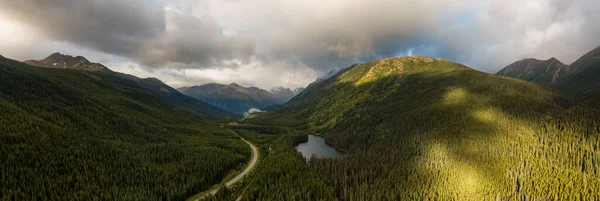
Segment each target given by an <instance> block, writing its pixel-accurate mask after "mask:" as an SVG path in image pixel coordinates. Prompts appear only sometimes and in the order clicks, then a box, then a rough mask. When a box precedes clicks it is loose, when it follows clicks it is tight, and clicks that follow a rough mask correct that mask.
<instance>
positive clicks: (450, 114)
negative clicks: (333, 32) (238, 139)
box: [245, 57, 600, 200]
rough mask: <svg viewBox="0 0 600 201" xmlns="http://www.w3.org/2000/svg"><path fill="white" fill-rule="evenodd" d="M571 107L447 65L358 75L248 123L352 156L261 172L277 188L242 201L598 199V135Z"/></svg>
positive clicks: (393, 67)
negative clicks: (295, 132)
mask: <svg viewBox="0 0 600 201" xmlns="http://www.w3.org/2000/svg"><path fill="white" fill-rule="evenodd" d="M570 107H571V106H569V105H568V101H567V98H563V97H561V96H560V95H559V94H558V93H557V92H555V91H554V90H550V89H547V88H543V87H541V86H539V85H537V84H535V83H529V82H525V81H521V80H516V79H511V78H505V77H499V76H495V75H490V74H486V73H482V72H478V71H475V70H473V69H471V68H468V67H465V66H463V65H460V64H456V63H452V62H448V61H444V60H439V59H432V58H426V57H400V58H388V59H383V60H379V61H372V62H368V63H365V64H361V65H358V66H355V67H352V68H349V69H347V70H346V71H343V72H341V73H339V74H338V75H337V76H335V77H333V78H331V79H329V80H326V81H324V82H323V83H321V84H319V86H316V87H314V88H312V89H311V90H310V92H308V93H306V94H303V96H302V97H299V98H298V97H297V98H295V99H293V100H292V101H290V102H289V103H288V104H286V105H285V106H284V107H283V108H282V109H279V110H277V111H275V112H272V113H266V114H261V116H258V117H255V118H251V119H248V120H246V121H245V123H247V124H255V125H279V126H282V125H285V126H288V127H292V128H296V129H299V130H302V131H303V132H316V133H320V134H321V135H323V136H324V137H325V138H326V139H327V140H328V142H329V143H331V144H333V145H335V146H336V147H338V148H340V149H342V150H346V151H348V152H349V155H348V156H347V157H345V158H341V159H312V160H311V161H310V163H309V164H308V165H307V167H306V169H305V170H304V171H306V172H313V173H314V174H306V175H307V176H303V177H302V176H300V177H298V176H294V175H295V174H294V173H285V171H284V170H281V169H279V170H277V169H269V168H264V169H261V170H260V171H263V174H265V175H269V176H268V177H265V178H263V182H264V183H265V184H267V183H269V184H272V185H262V186H261V185H253V186H252V187H250V188H251V189H252V190H251V191H250V192H249V193H246V200H255V199H257V200H273V199H283V198H285V199H298V200H318V199H323V200H398V199H399V200H432V199H438V200H517V199H522V200H525V199H527V200H529V199H538V200H540V199H541V200H544V199H549V200H579V199H583V200H592V199H599V198H600V192H599V191H598V190H597V189H600V179H599V178H600V162H599V161H600V152H599V151H598V147H600V139H599V137H598V125H597V124H596V123H595V122H594V121H591V120H589V119H586V117H585V116H581V115H580V114H581V113H591V112H593V111H591V110H590V109H589V108H587V107H584V106H579V107H571V108H570ZM568 108H570V109H568ZM279 151H280V152H281V153H279V155H284V154H283V153H289V154H288V155H287V157H295V156H297V155H295V153H293V152H294V150H293V149H287V151H286V149H283V148H282V149H280V150H279ZM272 157H277V156H272ZM295 158H297V160H302V159H301V158H300V157H295ZM273 161H274V162H273V163H274V164H271V165H272V166H279V165H278V164H276V163H277V162H276V161H277V160H273ZM268 165H269V164H266V165H265V166H267V167H269V166H268ZM294 168H299V167H294ZM295 183H306V184H312V185H320V186H321V188H301V187H296V186H295V185H294V184H295ZM293 189H297V190H293ZM314 189H320V190H319V191H314Z"/></svg>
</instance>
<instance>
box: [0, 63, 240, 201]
mask: <svg viewBox="0 0 600 201" xmlns="http://www.w3.org/2000/svg"><path fill="white" fill-rule="evenodd" d="M0 117H1V118H0V159H1V160H0V197H1V198H2V200H183V199H186V198H187V197H189V196H191V195H193V194H196V193H198V192H201V191H204V190H207V189H208V188H210V187H211V186H212V185H213V184H216V183H219V182H220V181H221V179H222V178H223V177H224V176H225V175H226V174H227V173H228V171H229V170H231V169H236V168H238V167H240V166H243V164H245V161H247V160H248V159H249V157H250V150H249V149H248V147H247V145H246V144H245V143H244V142H243V141H240V140H239V138H238V137H235V136H233V135H232V134H231V133H230V132H228V131H227V130H226V129H223V128H221V127H219V125H218V124H216V123H213V122H209V121H207V120H206V119H205V118H203V117H201V116H198V115H196V113H193V112H191V111H190V109H189V108H185V107H181V106H178V105H174V104H171V103H169V102H166V101H165V100H164V99H163V98H162V97H160V96H157V95H155V93H154V92H153V91H151V90H149V89H147V88H146V87H144V86H141V85H140V84H139V83H138V82H136V81H135V80H132V79H126V78H123V77H122V76H121V75H119V74H115V73H112V72H90V71H82V70H72V69H50V68H39V67H33V66H29V65H27V64H24V63H21V62H17V61H13V60H10V59H6V58H3V57H0Z"/></svg>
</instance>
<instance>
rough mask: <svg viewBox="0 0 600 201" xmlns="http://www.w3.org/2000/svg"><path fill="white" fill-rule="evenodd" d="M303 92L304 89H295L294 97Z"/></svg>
mask: <svg viewBox="0 0 600 201" xmlns="http://www.w3.org/2000/svg"><path fill="white" fill-rule="evenodd" d="M302 91H304V87H299V88H296V89H294V91H292V92H293V93H294V95H298V94H300V93H301V92H302Z"/></svg>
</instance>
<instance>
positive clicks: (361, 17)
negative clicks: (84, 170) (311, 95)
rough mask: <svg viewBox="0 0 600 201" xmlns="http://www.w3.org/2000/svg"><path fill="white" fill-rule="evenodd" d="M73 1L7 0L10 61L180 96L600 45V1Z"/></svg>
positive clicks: (2, 19)
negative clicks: (411, 58) (386, 64)
mask: <svg viewBox="0 0 600 201" xmlns="http://www.w3.org/2000/svg"><path fill="white" fill-rule="evenodd" d="M71 1H73V0H59V1H58V3H59V5H64V7H60V6H55V5H51V4H49V3H47V2H45V1H41V0H24V1H0V28H2V29H1V30H3V31H2V32H0V36H1V38H0V54H3V55H5V56H8V57H14V58H17V59H29V58H41V57H43V56H45V55H47V54H49V53H52V52H56V51H61V52H64V53H68V54H76V55H83V56H86V57H88V58H89V59H90V60H92V61H97V62H102V63H104V62H108V64H107V66H109V67H111V68H113V69H115V70H117V71H119V70H122V71H124V72H127V73H132V74H135V75H138V76H141V77H145V76H152V77H157V78H159V79H163V80H164V81H165V82H166V83H168V84H171V85H174V86H183V85H196V84H203V83H207V82H219V83H229V82H237V83H239V84H242V85H246V86H250V85H253V86H258V87H262V88H271V87H277V86H286V87H290V88H293V87H299V86H304V85H306V84H308V83H310V82H311V81H313V80H314V79H315V78H316V77H317V76H318V75H322V74H323V73H325V72H327V71H329V70H330V69H335V68H338V69H339V68H344V67H347V66H349V65H351V64H353V63H359V62H365V61H367V60H371V59H379V58H383V57H389V56H397V55H426V56H434V57H442V58H445V59H448V60H452V61H456V62H461V63H465V64H467V65H470V66H472V67H474V68H476V69H480V70H483V71H487V72H495V71H497V70H499V69H500V68H501V67H503V66H505V65H507V64H509V63H511V62H513V61H515V60H519V59H523V58H526V57H537V58H540V59H546V58H549V57H557V58H558V59H561V60H562V61H563V62H565V63H570V62H572V61H573V60H575V59H576V58H577V57H578V56H580V55H583V54H584V53H585V52H587V51H589V50H591V49H593V48H595V47H596V46H598V45H600V38H599V37H597V36H598V35H600V24H599V23H597V19H600V1H597V0H528V1H521V0H487V1H476V0H460V1H453V0H423V1H412V0H370V1H344V0H322V1H304V0H255V1H223V0H206V1H195V0H153V1H143V0H131V1H127V2H122V1H118V0H108V1H106V0H105V1H99V0H92V1H89V2H86V3H82V4H77V5H78V6H81V7H83V8H80V9H75V10H74V9H73V8H72V6H73V5H76V4H70V3H69V2H71ZM23 2H30V3H23ZM31 2H34V3H31ZM35 2H37V3H35ZM148 4H149V5H148ZM113 7H119V8H118V9H116V10H111V8H113ZM124 8H127V9H129V8H130V9H129V10H131V12H130V13H127V12H121V11H123V10H124ZM61 9H71V10H61ZM70 11H73V12H72V13H70ZM75 11H77V12H75ZM80 11H86V12H87V13H85V12H80ZM117 11H118V12H117ZM30 13H38V14H37V15H30ZM64 13H70V14H71V15H75V16H78V17H70V18H66V17H65V16H67V15H65V14H64ZM111 13H112V14H111ZM40 19H49V20H46V21H47V22H46V21H44V20H40ZM65 19H69V21H65ZM42 21H43V22H44V23H40V22H42ZM71 21H73V22H71ZM102 27H106V29H109V30H113V31H111V32H108V31H101V32H98V30H102V29H101V28H102ZM90 28H93V29H90ZM137 30H140V31H137ZM130 66H131V67H130Z"/></svg>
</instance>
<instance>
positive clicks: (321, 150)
mask: <svg viewBox="0 0 600 201" xmlns="http://www.w3.org/2000/svg"><path fill="white" fill-rule="evenodd" d="M296 150H298V152H300V153H302V156H304V157H305V158H310V157H311V156H313V155H315V156H318V157H325V158H335V157H342V156H344V155H345V154H344V153H343V152H341V151H338V150H337V149H335V148H334V147H332V146H330V145H328V144H327V143H326V142H325V139H324V138H323V137H321V136H316V135H308V141H307V142H303V143H300V144H298V146H296Z"/></svg>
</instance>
